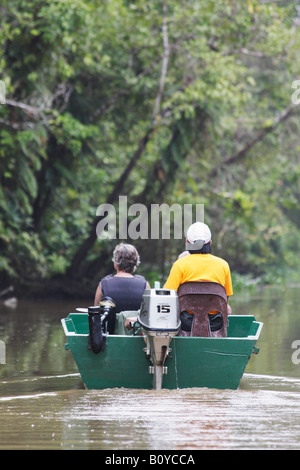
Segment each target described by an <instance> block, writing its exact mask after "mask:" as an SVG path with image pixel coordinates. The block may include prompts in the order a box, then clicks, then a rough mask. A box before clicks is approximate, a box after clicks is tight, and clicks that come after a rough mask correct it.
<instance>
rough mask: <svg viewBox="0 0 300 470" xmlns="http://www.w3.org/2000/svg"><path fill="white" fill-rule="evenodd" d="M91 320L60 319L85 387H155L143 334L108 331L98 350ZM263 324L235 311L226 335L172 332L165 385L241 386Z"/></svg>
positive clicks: (184, 386) (175, 386)
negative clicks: (92, 343)
mask: <svg viewBox="0 0 300 470" xmlns="http://www.w3.org/2000/svg"><path fill="white" fill-rule="evenodd" d="M79 315H81V317H80V318H79ZM87 321H88V320H87V315H86V317H84V315H83V314H70V315H69V317H68V318H67V319H63V320H62V324H63V327H64V330H65V333H66V336H67V338H68V343H67V345H65V348H66V349H69V350H71V351H72V354H73V356H74V359H75V361H76V364H77V367H78V370H79V372H80V374H81V377H82V380H83V382H84V384H85V386H86V388H87V389H104V388H114V387H124V388H136V389H152V388H153V386H152V382H153V375H152V374H150V373H149V366H150V365H151V362H150V360H149V359H148V358H147V357H146V355H145V352H144V348H145V340H144V337H143V336H129V335H110V336H108V337H107V340H106V348H105V351H103V352H101V353H99V354H94V353H93V352H92V351H91V350H89V349H88V330H87V328H88V326H87ZM261 328H262V323H259V322H256V321H255V318H254V317H253V316H232V317H231V318H230V323H229V328H228V336H227V337H226V338H203V337H200V338H199V337H180V336H176V337H174V338H173V339H172V341H171V343H170V348H171V354H170V357H169V358H168V359H167V361H166V363H165V366H167V373H166V374H164V376H163V385H162V387H163V388H166V389H176V388H189V387H209V388H217V389H236V388H238V385H239V382H240V379H241V377H242V376H243V373H244V371H245V368H246V366H247V363H248V361H249V358H250V356H251V354H252V353H253V352H257V351H256V348H255V344H256V342H257V340H258V337H259V334H260V331H261ZM233 335H234V336H233Z"/></svg>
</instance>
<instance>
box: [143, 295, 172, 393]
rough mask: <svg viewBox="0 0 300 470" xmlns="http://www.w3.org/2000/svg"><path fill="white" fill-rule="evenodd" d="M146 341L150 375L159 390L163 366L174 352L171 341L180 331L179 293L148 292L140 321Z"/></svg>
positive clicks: (154, 385) (144, 298)
mask: <svg viewBox="0 0 300 470" xmlns="http://www.w3.org/2000/svg"><path fill="white" fill-rule="evenodd" d="M138 322H139V323H140V325H141V327H142V329H143V332H144V334H145V337H146V344H147V346H146V350H145V351H146V355H147V357H149V358H150V359H151V361H152V363H153V366H151V367H150V368H149V372H150V373H152V374H154V375H153V388H154V389H156V390H160V389H161V387H162V379H163V374H166V373H167V367H165V366H164V364H165V360H166V359H167V357H168V355H169V353H170V351H171V349H170V348H169V345H170V342H171V339H172V338H173V336H175V335H176V334H177V333H178V331H179V329H180V315H179V301H178V296H177V292H176V291H175V290H169V289H160V288H158V289H157V288H155V289H146V290H145V292H144V295H143V300H142V304H141V309H140V314H139V317H138Z"/></svg>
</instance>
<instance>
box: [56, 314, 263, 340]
mask: <svg viewBox="0 0 300 470" xmlns="http://www.w3.org/2000/svg"><path fill="white" fill-rule="evenodd" d="M69 315H81V316H82V315H88V314H85V313H82V312H81V313H78V312H74V313H73V312H71V313H69ZM233 316H234V317H238V318H249V317H252V318H254V316H253V315H232V317H233ZM67 319H68V317H67V318H62V319H61V323H62V326H63V329H64V333H65V335H66V336H67V337H68V336H72V337H74V336H80V337H88V336H89V333H77V332H76V331H69V330H68V328H67V325H66V320H67ZM70 320H71V319H70ZM252 324H258V328H257V331H256V334H255V335H248V336H226V337H224V338H215V337H205V336H187V337H186V336H175V337H174V338H176V339H177V338H184V339H198V338H201V339H204V340H227V341H228V340H239V341H240V340H243V341H245V340H249V341H258V339H259V337H260V333H261V330H262V328H263V322H259V321H256V320H253V322H252ZM108 336H109V337H110V338H140V337H141V336H133V335H108Z"/></svg>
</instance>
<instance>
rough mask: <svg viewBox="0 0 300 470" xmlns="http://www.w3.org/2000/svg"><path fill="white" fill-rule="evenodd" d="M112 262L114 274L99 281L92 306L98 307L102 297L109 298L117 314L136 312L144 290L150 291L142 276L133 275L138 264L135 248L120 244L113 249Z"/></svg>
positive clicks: (138, 259) (138, 258)
mask: <svg viewBox="0 0 300 470" xmlns="http://www.w3.org/2000/svg"><path fill="white" fill-rule="evenodd" d="M112 261H113V263H114V268H115V270H116V274H109V275H108V276H105V277H104V278H103V279H102V280H101V281H100V283H99V285H98V287H97V290H96V294H95V300H94V305H99V302H100V300H101V299H102V298H103V297H111V298H112V299H113V300H114V302H115V304H116V312H117V313H118V312H122V311H125V310H138V309H139V308H140V305H141V301H142V296H143V293H144V290H145V289H150V286H149V284H148V282H147V281H146V279H145V278H144V277H143V276H139V275H137V274H133V273H134V272H135V270H136V268H137V267H138V265H139V264H140V256H139V254H138V252H137V250H136V248H135V247H134V246H133V245H130V244H128V243H120V244H119V245H117V246H116V247H115V249H114V252H113V258H112Z"/></svg>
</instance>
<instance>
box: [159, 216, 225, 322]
mask: <svg viewBox="0 0 300 470" xmlns="http://www.w3.org/2000/svg"><path fill="white" fill-rule="evenodd" d="M186 238H187V239H186V249H187V251H188V252H189V253H190V254H189V255H187V256H184V257H181V258H179V259H178V260H177V261H175V263H174V264H173V266H172V268H171V271H170V274H169V277H168V279H167V281H166V283H165V286H164V288H165V289H174V290H177V289H178V287H179V286H180V285H181V284H183V283H185V282H192V281H210V282H218V283H219V284H221V285H222V286H223V287H225V289H226V293H227V300H228V297H229V296H230V295H232V294H233V291H232V282H231V274H230V268H229V265H228V263H227V262H226V261H225V260H223V259H222V258H218V257H217V256H214V255H212V254H211V231H210V229H209V227H208V226H207V225H206V224H204V223H202V222H196V223H195V224H192V225H191V226H190V227H189V229H188V231H187V236H186ZM192 318H193V317H192V315H191V314H188V313H186V312H184V313H183V314H181V323H182V329H184V330H185V331H190V327H191V323H192ZM209 319H210V326H211V330H212V331H218V330H219V329H221V328H222V324H223V323H222V315H221V314H219V313H218V312H214V311H211V312H210V315H209Z"/></svg>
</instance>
